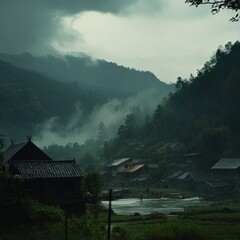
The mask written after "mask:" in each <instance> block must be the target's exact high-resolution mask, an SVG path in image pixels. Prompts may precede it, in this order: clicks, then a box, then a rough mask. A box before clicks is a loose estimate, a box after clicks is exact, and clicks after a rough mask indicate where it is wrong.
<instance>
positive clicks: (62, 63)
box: [0, 53, 173, 97]
mask: <svg viewBox="0 0 240 240" xmlns="http://www.w3.org/2000/svg"><path fill="white" fill-rule="evenodd" d="M0 59H3V60H5V61H7V62H10V63H12V64H14V65H16V66H19V67H22V68H25V69H28V70H35V71H39V72H42V73H45V74H47V75H49V76H51V77H52V78H55V79H57V80H61V81H67V82H77V83H80V84H81V85H84V86H85V87H87V88H92V89H97V91H98V92H99V91H101V92H104V93H105V94H107V95H108V96H110V97H116V96H117V97H122V96H123V97H125V96H129V95H132V94H134V93H137V92H139V91H142V90H146V89H151V88H159V89H160V90H161V91H162V93H164V92H169V91H170V90H172V89H173V85H168V84H166V83H163V82H161V81H159V79H157V78H156V77H155V76H154V74H152V73H151V72H143V71H137V70H135V69H130V68H126V67H123V66H118V65H117V64H115V63H110V62H106V61H104V60H93V59H91V58H90V57H89V56H86V55H81V56H80V57H74V56H70V55H67V56H53V55H47V56H46V57H35V56H33V55H31V54H30V53H23V54H20V55H6V54H0Z"/></svg>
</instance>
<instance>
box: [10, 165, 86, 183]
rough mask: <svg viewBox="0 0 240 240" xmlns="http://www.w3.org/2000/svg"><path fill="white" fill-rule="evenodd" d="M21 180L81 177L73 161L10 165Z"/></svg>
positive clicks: (79, 170)
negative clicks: (20, 176) (15, 169)
mask: <svg viewBox="0 0 240 240" xmlns="http://www.w3.org/2000/svg"><path fill="white" fill-rule="evenodd" d="M12 166H14V167H16V168H17V170H18V171H19V173H20V174H21V175H22V177H23V179H39V178H69V177H82V176H83V173H82V171H81V169H80V168H79V166H78V165H77V163H76V162H75V160H71V161H52V160H50V161H46V160H45V161H19V162H14V163H12Z"/></svg>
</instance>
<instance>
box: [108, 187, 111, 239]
mask: <svg viewBox="0 0 240 240" xmlns="http://www.w3.org/2000/svg"><path fill="white" fill-rule="evenodd" d="M111 211H112V189H109V207H108V236H107V239H108V240H110V239H111Z"/></svg>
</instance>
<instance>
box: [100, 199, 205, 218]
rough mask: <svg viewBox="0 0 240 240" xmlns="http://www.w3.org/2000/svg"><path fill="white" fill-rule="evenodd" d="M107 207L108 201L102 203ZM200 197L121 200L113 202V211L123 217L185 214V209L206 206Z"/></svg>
mask: <svg viewBox="0 0 240 240" xmlns="http://www.w3.org/2000/svg"><path fill="white" fill-rule="evenodd" d="M102 204H103V205H104V206H105V207H108V201H102ZM206 204H207V203H206V202H203V201H202V200H201V199H200V198H198V197H192V198H185V199H172V198H161V199H143V200H142V202H141V200H140V199H138V198H128V199H119V200H114V201H112V209H113V211H114V212H115V213H117V214H121V215H132V214H134V213H136V212H137V213H140V214H149V213H152V212H161V213H165V214H169V213H171V212H183V211H184V208H185V207H189V206H201V205H206Z"/></svg>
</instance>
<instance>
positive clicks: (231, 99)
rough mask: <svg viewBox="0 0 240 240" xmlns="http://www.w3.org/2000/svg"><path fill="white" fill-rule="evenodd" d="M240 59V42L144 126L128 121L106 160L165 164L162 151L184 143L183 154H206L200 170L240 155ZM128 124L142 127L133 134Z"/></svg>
mask: <svg viewBox="0 0 240 240" xmlns="http://www.w3.org/2000/svg"><path fill="white" fill-rule="evenodd" d="M239 57H240V43H239V42H236V43H235V44H233V45H232V44H231V43H228V44H226V45H225V46H224V47H220V48H219V49H218V50H217V51H216V53H215V54H214V55H213V56H212V58H211V59H210V60H209V61H208V62H206V63H205V65H204V66H203V68H202V69H200V70H198V74H197V76H195V77H194V76H192V75H191V76H190V78H189V79H182V78H178V81H177V83H176V91H175V92H174V93H171V94H170V95H169V97H168V98H167V99H166V100H165V102H164V104H160V105H158V107H157V108H156V110H155V112H154V114H153V115H152V116H151V117H150V118H148V119H147V120H146V122H145V123H143V125H140V126H139V125H138V121H137V119H138V118H137V117H135V118H134V117H131V118H130V116H128V117H127V118H126V119H125V124H123V125H121V126H120V128H119V133H121V134H118V137H117V138H115V139H113V140H111V141H109V142H108V143H106V144H105V152H106V153H108V155H106V158H107V157H108V156H109V152H110V153H111V154H113V155H114V156H115V157H120V156H121V157H122V156H131V157H135V158H139V157H141V158H152V159H155V161H159V160H160V159H161V158H162V156H160V155H159V154H158V153H157V152H158V151H160V150H159V149H160V148H161V146H163V145H164V144H166V143H172V142H178V143H180V144H181V145H182V147H181V148H180V149H178V152H177V153H183V152H199V153H201V154H202V158H201V160H200V161H199V162H197V166H196V167H200V168H204V169H208V168H209V166H211V165H212V164H213V163H214V162H216V161H217V160H218V159H219V158H220V157H239V154H240V152H239V147H238V146H239V143H240V128H239V123H238V119H239V118H240V110H239V102H240V97H239V96H240V95H239V90H240V85H239V83H240V64H239ZM130 120H131V121H130ZM128 122H130V123H131V126H134V128H135V126H139V129H138V135H134V134H127V133H131V131H130V132H129V131H128V128H127V123H128ZM134 128H132V130H134ZM143 132H147V134H142V133H143ZM123 133H124V134H123ZM123 137H124V141H122V138H123ZM154 145H156V148H155V147H154Z"/></svg>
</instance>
